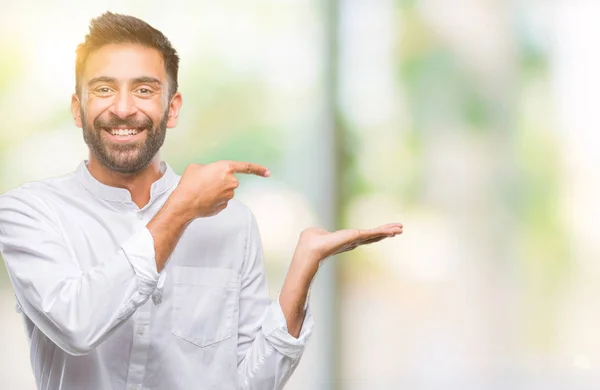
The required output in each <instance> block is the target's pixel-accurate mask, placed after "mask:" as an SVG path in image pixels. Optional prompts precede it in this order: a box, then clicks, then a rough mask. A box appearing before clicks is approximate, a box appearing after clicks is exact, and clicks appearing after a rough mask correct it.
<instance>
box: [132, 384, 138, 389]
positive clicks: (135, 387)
mask: <svg viewBox="0 0 600 390" xmlns="http://www.w3.org/2000/svg"><path fill="white" fill-rule="evenodd" d="M130 389H131V390H138V387H137V386H136V385H131V387H130Z"/></svg>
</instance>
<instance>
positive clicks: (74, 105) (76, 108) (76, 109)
mask: <svg viewBox="0 0 600 390" xmlns="http://www.w3.org/2000/svg"><path fill="white" fill-rule="evenodd" d="M71 113H72V114H73V120H74V121H75V126H77V127H83V119H82V118H81V102H80V101H79V97H78V96H77V94H76V93H74V94H73V96H72V97H71Z"/></svg>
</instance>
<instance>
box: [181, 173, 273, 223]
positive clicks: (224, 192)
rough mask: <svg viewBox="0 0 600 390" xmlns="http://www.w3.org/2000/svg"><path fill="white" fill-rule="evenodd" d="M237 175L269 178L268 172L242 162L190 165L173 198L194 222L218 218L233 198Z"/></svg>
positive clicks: (237, 184) (236, 185)
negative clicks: (216, 216) (200, 219)
mask: <svg viewBox="0 0 600 390" xmlns="http://www.w3.org/2000/svg"><path fill="white" fill-rule="evenodd" d="M236 173H244V174H253V175H257V176H262V177H269V175H270V172H269V170H268V169H267V168H265V167H263V166H261V165H257V164H252V163H247V162H239V161H217V162H214V163H211V164H207V165H202V164H191V165H189V166H188V167H187V168H186V169H185V172H184V173H183V175H182V177H181V181H180V182H179V185H178V186H177V188H176V189H175V191H173V194H172V195H171V197H172V198H173V199H172V200H173V201H175V202H176V203H177V204H178V206H179V207H183V208H184V209H185V211H186V214H188V215H190V216H191V218H203V217H210V216H213V215H217V214H219V213H220V212H221V211H223V210H224V209H225V208H226V207H227V204H228V202H229V201H230V200H231V199H232V198H233V195H234V191H235V189H236V188H237V187H238V186H239V181H238V179H237V178H236V177H235V174H236Z"/></svg>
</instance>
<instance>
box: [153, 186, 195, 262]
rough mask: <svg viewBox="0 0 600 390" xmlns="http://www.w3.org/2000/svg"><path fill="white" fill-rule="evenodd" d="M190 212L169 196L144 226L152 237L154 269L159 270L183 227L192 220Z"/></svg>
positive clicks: (171, 250) (175, 243)
mask: <svg viewBox="0 0 600 390" xmlns="http://www.w3.org/2000/svg"><path fill="white" fill-rule="evenodd" d="M193 219H194V218H193V216H192V215H191V213H190V212H189V211H188V210H187V209H186V208H185V207H183V205H181V204H180V203H179V202H178V201H176V200H174V197H170V198H169V199H168V200H167V202H166V203H165V204H164V206H163V207H162V208H161V209H160V210H159V212H158V213H157V214H156V216H155V217H154V218H153V219H152V220H151V221H150V222H149V223H148V225H147V226H146V227H147V228H148V230H149V231H150V234H152V237H153V238H154V251H155V259H156V270H157V271H158V272H161V271H162V269H163V268H164V267H165V265H166V263H167V261H168V259H169V256H171V253H172V252H173V250H174V249H175V246H176V245H177V242H178V241H179V239H180V238H181V235H182V234H183V232H184V230H185V228H186V227H187V226H188V225H189V224H190V222H191V221H193Z"/></svg>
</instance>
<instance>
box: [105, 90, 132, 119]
mask: <svg viewBox="0 0 600 390" xmlns="http://www.w3.org/2000/svg"><path fill="white" fill-rule="evenodd" d="M110 111H111V112H112V113H113V114H115V115H116V116H117V117H119V118H121V119H125V118H128V117H130V116H131V115H133V114H135V113H136V112H137V108H136V107H135V104H134V101H133V96H131V94H130V93H127V92H119V93H118V94H117V96H116V97H115V101H114V104H113V105H112V106H111V108H110Z"/></svg>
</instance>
